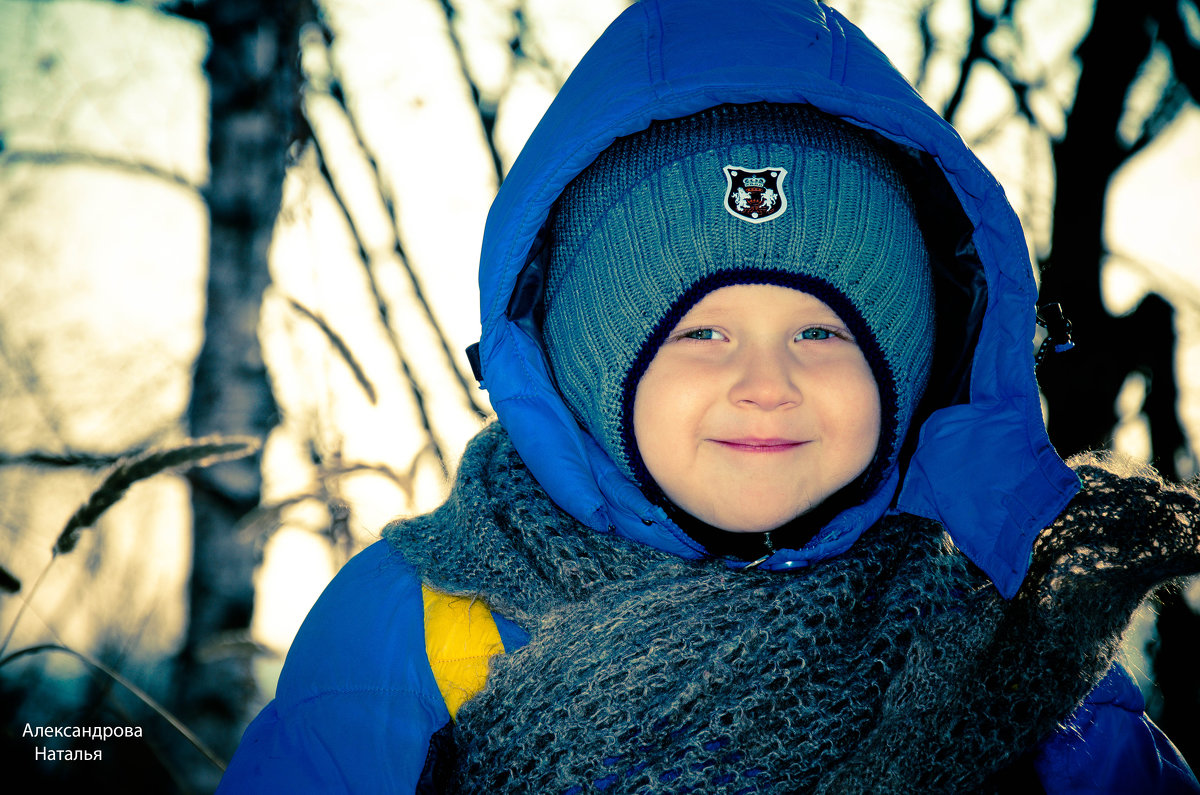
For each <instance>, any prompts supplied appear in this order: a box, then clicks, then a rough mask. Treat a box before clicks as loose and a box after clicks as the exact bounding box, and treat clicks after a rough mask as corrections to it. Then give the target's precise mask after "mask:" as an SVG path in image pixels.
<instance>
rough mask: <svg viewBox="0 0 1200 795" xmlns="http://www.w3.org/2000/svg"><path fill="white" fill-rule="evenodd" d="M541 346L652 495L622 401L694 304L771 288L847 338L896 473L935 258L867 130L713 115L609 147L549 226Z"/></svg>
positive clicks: (821, 121)
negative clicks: (874, 399)
mask: <svg viewBox="0 0 1200 795" xmlns="http://www.w3.org/2000/svg"><path fill="white" fill-rule="evenodd" d="M549 246H550V248H549V252H548V264H547V269H546V283H545V317H544V323H543V335H544V340H545V346H546V351H547V354H548V356H549V360H550V366H551V369H552V370H553V372H554V376H555V378H556V380H557V383H558V388H559V390H560V391H561V393H562V395H563V398H564V399H565V400H566V403H567V405H568V406H570V407H571V410H572V411H573V412H574V413H575V415H576V418H577V419H578V420H579V422H580V424H582V425H583V426H584V427H585V428H586V429H587V430H588V432H589V433H590V434H591V435H592V437H593V438H594V439H596V441H597V442H598V443H599V444H600V446H601V447H602V448H604V450H605V451H606V452H607V453H608V455H609V456H610V457H611V458H612V459H613V461H615V462H616V463H617V465H618V466H619V467H620V468H621V469H622V471H623V472H624V473H625V474H626V475H627V476H628V477H630V478H632V479H633V480H634V481H635V482H636V483H638V484H639V485H641V486H648V485H651V484H652V483H653V480H652V479H651V478H650V476H649V473H648V472H647V471H646V469H645V465H644V464H643V463H642V458H641V455H640V454H639V453H638V450H637V445H636V442H635V440H634V436H633V416H632V415H633V398H634V394H635V392H636V390H637V385H638V382H639V381H640V380H641V377H642V375H643V374H644V373H645V371H646V367H647V366H648V365H649V363H650V360H651V359H653V357H654V354H655V353H656V352H657V350H658V348H659V345H661V344H662V342H663V340H664V339H665V338H666V336H667V335H668V334H669V333H670V331H671V330H672V329H673V328H674V327H675V325H676V324H677V323H678V321H679V320H680V318H682V317H683V315H685V314H686V313H687V312H688V310H689V309H690V308H691V307H692V306H694V305H695V304H696V302H698V301H699V300H700V299H702V298H703V297H704V296H705V295H707V294H708V293H710V292H712V291H713V290H716V289H718V288H720V287H725V286H728V285H732V284H777V285H782V286H786V287H792V288H795V289H798V290H802V291H804V292H806V293H810V294H812V295H814V296H816V297H817V298H819V299H821V300H822V301H824V302H825V303H826V304H828V305H829V306H830V307H831V308H832V309H833V310H834V311H835V312H837V314H838V315H839V316H840V317H841V318H842V320H843V321H844V322H845V323H846V324H847V327H848V328H849V329H850V331H851V333H852V334H854V336H855V338H856V340H857V341H858V343H859V345H860V347H861V348H862V351H863V353H864V355H865V356H866V359H867V362H868V363H869V364H870V366H871V370H872V372H873V373H874V376H875V381H876V383H877V385H878V387H879V395H880V400H881V405H882V406H883V417H882V418H881V420H882V427H881V435H880V447H879V450H878V451H877V453H876V457H875V463H874V465H873V466H872V472H873V474H874V475H875V476H878V475H879V474H880V473H882V472H884V471H886V470H887V468H889V467H890V465H891V464H892V462H894V461H895V459H896V456H897V454H898V451H899V448H900V445H901V444H902V442H903V439H904V435H905V433H906V432H907V429H908V425H909V422H910V420H911V419H912V415H913V412H914V410H915V409H916V406H917V403H918V402H919V401H920V399H921V395H922V393H923V391H924V388H925V382H926V380H927V378H928V375H929V368H930V363H931V361H932V356H933V287H932V278H931V275H930V266H929V255H928V253H927V251H926V248H925V243H924V239H923V238H922V235H921V232H920V230H919V228H918V226H917V222H916V219H915V217H914V210H913V201H912V198H911V197H910V195H909V193H908V191H907V189H906V188H905V186H904V183H903V181H902V180H901V178H900V175H899V174H898V173H897V170H896V168H895V166H894V165H893V163H892V161H891V160H890V159H889V157H888V156H887V155H886V154H885V153H884V151H882V149H881V147H880V146H879V145H878V144H877V143H876V142H875V141H874V140H873V139H872V138H871V136H870V135H869V134H867V133H865V132H864V131H862V130H860V129H858V128H856V127H853V126H851V125H849V124H846V123H844V122H840V121H838V120H836V119H834V118H832V117H830V116H828V115H826V114H824V113H821V112H818V111H816V110H814V109H812V108H810V107H809V106H806V105H781V104H768V103H757V104H753V105H722V106H719V107H716V108H711V109H709V110H706V111H703V112H701V113H698V114H696V115H694V116H689V117H687V118H683V119H675V120H671V121H666V122H656V123H655V124H654V125H652V126H651V127H650V128H649V129H648V130H645V131H643V132H640V133H637V134H635V135H631V136H628V137H626V138H621V139H618V140H617V141H616V142H615V143H613V144H612V146H610V147H609V148H608V149H607V150H605V151H604V152H603V153H602V154H601V155H600V157H599V158H597V159H596V161H595V162H593V163H592V164H591V165H590V166H588V167H587V169H585V170H584V171H583V173H581V174H580V175H579V176H578V177H576V179H575V180H574V181H573V182H572V183H571V184H570V185H569V186H568V187H567V189H566V190H565V191H564V192H563V194H562V196H561V197H560V198H559V199H558V202H557V203H556V205H555V210H554V213H553V215H552V219H551V222H550V238H549Z"/></svg>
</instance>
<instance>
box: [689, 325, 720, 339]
mask: <svg viewBox="0 0 1200 795" xmlns="http://www.w3.org/2000/svg"><path fill="white" fill-rule="evenodd" d="M679 336H680V337H681V338H683V339H689V340H723V339H725V336H724V335H723V334H721V332H719V331H717V330H716V329H714V328H694V329H691V330H690V331H685V332H683V333H682V334H680V335H679Z"/></svg>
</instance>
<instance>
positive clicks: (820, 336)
mask: <svg viewBox="0 0 1200 795" xmlns="http://www.w3.org/2000/svg"><path fill="white" fill-rule="evenodd" d="M836 336H837V332H835V331H834V330H833V329H828V328H821V327H820V326H814V327H813V328H806V329H804V330H803V331H801V332H800V333H799V334H797V335H796V339H798V340H829V339H833V338H834V337H836Z"/></svg>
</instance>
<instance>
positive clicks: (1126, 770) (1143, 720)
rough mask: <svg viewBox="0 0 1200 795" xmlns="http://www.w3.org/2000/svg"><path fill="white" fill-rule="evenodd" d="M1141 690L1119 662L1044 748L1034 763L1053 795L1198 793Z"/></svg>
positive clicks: (1191, 794)
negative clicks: (1149, 714) (1147, 709)
mask: <svg viewBox="0 0 1200 795" xmlns="http://www.w3.org/2000/svg"><path fill="white" fill-rule="evenodd" d="M1144 710H1145V702H1144V701H1143V699H1142V694H1141V691H1140V690H1138V687H1137V685H1136V684H1135V683H1134V681H1133V679H1132V678H1130V676H1129V674H1128V673H1126V672H1125V670H1124V669H1123V668H1121V667H1120V666H1119V665H1114V666H1113V667H1112V669H1111V670H1110V671H1109V672H1108V674H1107V675H1106V676H1105V677H1104V679H1102V680H1101V681H1100V684H1098V685H1097V686H1096V688H1095V689H1094V690H1093V691H1092V692H1091V693H1090V694H1089V695H1088V697H1087V699H1086V700H1085V701H1084V703H1083V704H1082V705H1081V706H1080V707H1079V709H1078V710H1076V711H1075V713H1074V714H1073V715H1072V716H1071V718H1070V720H1068V721H1067V722H1066V723H1065V724H1064V725H1063V726H1061V727H1060V728H1059V730H1058V731H1057V732H1056V733H1055V734H1054V735H1053V736H1051V737H1050V738H1049V739H1047V740H1045V741H1044V742H1043V743H1042V744H1041V746H1040V747H1039V748H1038V750H1037V753H1036V756H1035V758H1034V767H1035V768H1036V770H1037V774H1038V778H1039V779H1040V780H1041V782H1042V786H1043V787H1044V788H1045V790H1046V792H1047V793H1048V794H1049V795H1084V793H1087V795H1097V794H1101V795H1102V794H1104V793H1113V795H1116V793H1131V792H1137V793H1144V794H1145V795H1175V794H1176V793H1179V795H1184V793H1186V794H1187V795H1195V794H1196V793H1200V783H1197V781H1196V776H1195V775H1194V774H1193V773H1192V771H1191V769H1190V768H1189V767H1188V765H1187V763H1186V762H1185V761H1184V760H1183V757H1182V756H1180V754H1179V751H1178V750H1176V748H1175V746H1174V745H1172V744H1171V741H1170V740H1168V739H1167V737H1166V735H1164V734H1163V733H1162V731H1160V730H1159V728H1158V727H1157V726H1155V725H1154V723H1153V722H1152V721H1151V720H1150V718H1148V717H1147V716H1146V714H1145V711H1144Z"/></svg>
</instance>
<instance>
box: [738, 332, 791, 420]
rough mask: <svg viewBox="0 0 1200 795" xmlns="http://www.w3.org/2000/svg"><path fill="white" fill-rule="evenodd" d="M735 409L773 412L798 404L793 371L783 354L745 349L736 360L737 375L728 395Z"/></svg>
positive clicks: (762, 348)
mask: <svg viewBox="0 0 1200 795" xmlns="http://www.w3.org/2000/svg"><path fill="white" fill-rule="evenodd" d="M729 397H730V400H732V401H733V402H734V403H735V404H737V405H744V406H753V407H757V408H760V409H766V410H771V409H777V408H785V407H787V406H791V405H795V404H797V403H799V402H800V401H801V400H802V395H801V392H800V385H799V383H798V382H797V379H796V367H795V364H794V362H792V361H791V360H790V357H789V356H788V355H787V352H786V351H776V350H773V349H771V348H769V347H758V346H756V347H749V348H747V349H746V350H744V351H741V352H740V353H739V355H738V357H737V372H736V377H735V380H734V383H733V386H732V387H731V388H730V393H729Z"/></svg>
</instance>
